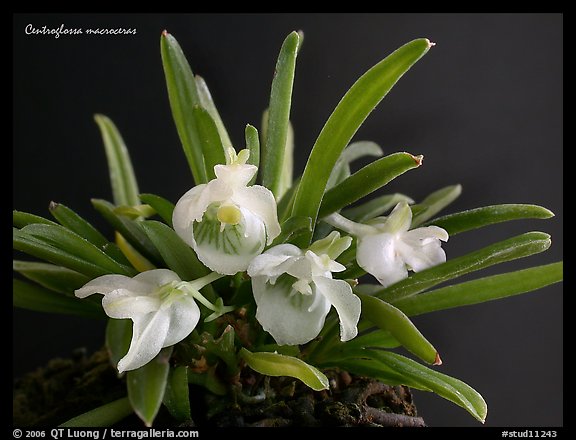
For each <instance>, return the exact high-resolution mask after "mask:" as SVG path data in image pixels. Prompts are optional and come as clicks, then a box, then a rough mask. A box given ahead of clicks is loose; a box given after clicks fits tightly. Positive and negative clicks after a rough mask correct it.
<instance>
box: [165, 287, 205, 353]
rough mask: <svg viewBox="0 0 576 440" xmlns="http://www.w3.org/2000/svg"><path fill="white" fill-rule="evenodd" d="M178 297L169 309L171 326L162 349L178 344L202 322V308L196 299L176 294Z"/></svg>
mask: <svg viewBox="0 0 576 440" xmlns="http://www.w3.org/2000/svg"><path fill="white" fill-rule="evenodd" d="M172 295H178V296H177V297H176V299H174V301H173V302H172V303H171V304H170V306H169V307H168V309H167V310H168V315H169V318H170V326H169V328H168V334H167V335H166V339H165V340H164V343H163V344H162V347H169V346H171V345H174V344H177V343H178V342H180V341H181V340H182V339H184V338H185V337H186V336H188V335H189V334H190V333H192V330H194V328H195V327H196V325H197V324H198V321H199V320H200V308H199V307H198V304H196V302H195V301H194V299H193V298H192V297H191V296H189V295H186V294H181V293H179V292H175V293H173V294H172Z"/></svg>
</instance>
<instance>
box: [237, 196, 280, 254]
mask: <svg viewBox="0 0 576 440" xmlns="http://www.w3.org/2000/svg"><path fill="white" fill-rule="evenodd" d="M232 201H233V202H234V203H236V204H237V205H238V206H240V207H242V208H246V209H248V210H249V211H251V212H252V213H254V214H255V215H257V216H258V217H260V218H261V219H262V221H263V222H264V224H265V225H266V233H267V234H268V242H267V244H270V243H272V241H273V240H274V239H275V238H276V237H278V235H280V223H278V213H277V207H276V200H275V199H274V195H273V194H272V192H271V191H270V190H269V189H268V188H264V187H263V186H260V185H254V186H249V187H244V188H237V189H236V190H235V191H234V195H233V196H232Z"/></svg>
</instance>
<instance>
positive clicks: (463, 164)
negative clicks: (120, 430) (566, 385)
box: [12, 13, 563, 426]
mask: <svg viewBox="0 0 576 440" xmlns="http://www.w3.org/2000/svg"><path fill="white" fill-rule="evenodd" d="M29 23H30V24H33V25H34V26H35V27H37V28H40V27H42V26H44V25H47V26H48V27H58V26H60V24H64V25H65V27H66V28H78V27H80V28H84V29H85V28H88V27H104V28H116V27H124V28H135V29H136V30H137V34H136V35H117V36H96V35H92V36H88V35H80V36H61V37H60V38H58V39H56V38H54V36H49V35H26V34H25V32H24V28H25V26H26V25H27V24H29ZM163 29H167V30H168V31H169V32H171V33H172V34H173V35H174V36H175V37H176V38H177V39H178V40H179V42H180V44H181V45H182V47H183V49H184V52H185V53H186V55H187V57H188V59H189V61H190V63H191V66H192V69H193V70H194V71H195V73H198V74H200V75H202V76H203V77H204V78H205V79H206V81H207V83H208V85H209V87H210V88H211V91H212V94H213V97H214V99H215V101H216V104H217V105H218V108H219V110H220V113H221V115H222V117H223V119H224V121H225V123H226V125H227V128H228V131H229V133H230V135H231V137H232V140H233V142H235V144H236V147H237V149H240V148H242V147H243V130H244V126H245V124H246V123H251V124H253V125H256V126H257V127H260V117H261V112H262V110H263V109H264V108H265V107H266V106H267V101H268V97H269V90H270V83H271V78H272V72H273V69H274V64H275V62H276V57H277V54H278V50H279V48H280V45H281V43H282V41H283V39H284V37H285V36H286V35H287V34H288V33H289V32H290V31H292V30H298V29H302V30H303V31H304V33H305V41H304V45H303V48H302V50H301V52H300V54H299V58H298V66H297V71H296V80H295V88H294V94H293V106H292V121H293V124H294V128H295V133H296V138H295V139H296V150H297V172H298V173H299V172H301V171H302V169H303V165H304V163H305V159H306V157H307V155H308V152H309V151H310V148H311V146H312V144H313V143H314V140H315V138H316V136H317V135H318V133H319V131H320V129H321V127H322V125H323V123H324V122H325V121H326V119H327V117H328V116H329V114H330V113H331V111H332V110H333V108H334V106H335V105H336V104H337V103H338V101H339V99H340V98H341V96H342V95H343V94H344V93H345V92H346V90H347V89H348V87H350V85H351V84H352V83H353V82H354V81H355V80H356V79H357V78H358V77H359V76H360V75H361V74H362V73H363V72H364V71H365V70H366V69H368V68H369V67H371V66H372V65H373V64H375V63H376V62H378V61H379V60H380V59H382V58H383V57H384V56H386V55H388V54H389V53H390V52H392V51H393V50H395V49H396V48H397V47H399V46H400V45H402V44H404V43H406V42H408V41H410V40H412V39H414V38H418V37H428V38H429V39H430V40H432V41H433V42H435V43H437V45H436V46H435V47H433V48H432V49H431V51H430V52H429V53H428V54H427V55H426V56H425V57H424V58H423V59H422V60H421V61H420V62H419V63H418V64H417V65H416V66H414V67H413V69H412V70H411V71H410V72H409V73H408V74H407V75H406V76H404V77H403V78H402V79H401V80H400V82H399V83H398V84H397V85H396V87H395V88H394V89H393V90H392V92H391V93H390V94H389V95H388V96H387V97H386V98H385V99H384V101H383V102H382V103H381V104H380V106H379V107H378V108H377V109H376V110H375V111H374V112H373V113H372V114H371V115H370V117H369V118H368V120H367V121H366V123H365V124H364V126H363V127H362V128H361V129H360V131H359V132H358V134H357V135H356V137H355V139H368V140H374V141H376V142H378V143H379V144H380V145H381V146H382V147H383V148H384V150H385V152H386V153H392V152H395V151H401V150H406V151H409V152H411V153H413V154H423V155H424V156H425V160H424V166H423V167H421V168H420V169H419V170H417V171H411V172H410V173H408V174H406V175H404V176H402V177H400V178H398V179H396V180H395V181H394V182H392V183H391V184H390V185H389V187H388V188H386V191H387V192H393V191H400V192H403V193H405V194H408V195H410V196H412V197H413V198H414V199H416V200H421V199H422V198H423V197H424V196H426V195H427V194H428V193H429V192H430V191H432V190H434V189H437V188H440V187H442V186H445V185H449V184H453V183H461V184H462V185H463V187H464V192H463V195H462V196H461V198H460V199H459V200H458V201H457V202H456V203H455V204H454V205H453V206H452V207H450V211H456V210H461V209H468V208H474V207H477V206H483V205H489V204H496V203H535V204H540V205H544V206H546V207H548V208H549V209H551V210H552V211H554V212H555V213H556V217H555V218H554V219H552V220H549V221H546V222H542V221H536V220H535V221H522V222H512V223H508V224H502V225H495V226H492V227H489V228H485V229H483V230H480V231H476V232H469V233H467V234H462V235H459V236H456V237H454V238H453V239H451V240H450V241H449V242H448V243H447V244H446V245H445V248H446V251H447V254H448V257H449V258H450V257H455V256H458V255H462V254H463V253H465V252H469V251H471V250H473V249H477V248H479V247H481V246H486V245H488V244H490V243H493V242H495V241H498V240H501V239H504V238H507V237H509V236H512V235H515V234H519V233H522V232H525V231H529V230H543V231H545V232H548V233H551V234H552V237H553V245H552V247H551V249H550V250H549V251H548V252H547V253H545V254H541V255H538V256H536V257H531V258H529V259H526V260H521V261H518V262H512V263H507V264H506V265H502V267H497V268H496V269H493V270H488V271H485V272H484V274H489V273H497V272H502V271H504V270H514V269H517V268H524V267H528V266H531V265H538V264H544V263H549V262H553V261H557V260H559V259H561V258H562V255H563V250H562V240H563V237H562V221H563V215H562V210H563V203H562V197H563V194H562V193H563V183H562V182H563V175H562V163H563V151H562V116H563V115H562V94H563V78H562V63H563V57H562V51H563V48H562V45H563V39H562V31H563V17H562V15H561V14H382V13H374V14H181V15H171V14H149V15H142V14H125V15H116V14H115V15H109V14H92V15H63V14H58V15H29V14H26V15H15V16H14V29H13V35H14V39H13V44H14V51H13V57H14V58H13V61H14V65H13V69H14V83H13V91H14V104H13V105H14V107H13V108H14V124H13V134H14V143H13V164H12V166H13V197H14V201H13V208H15V209H19V210H23V211H28V212H33V213H36V214H40V215H46V216H48V214H47V207H48V203H49V202H50V201H51V200H55V201H58V202H62V203H64V204H66V205H68V206H70V207H72V208H74V209H75V210H76V211H77V212H79V213H80V214H81V215H84V216H85V217H87V218H89V219H90V220H92V221H93V222H94V223H95V224H96V225H97V226H100V227H103V228H104V229H105V230H107V231H109V229H107V228H106V226H105V225H104V223H103V222H102V221H101V220H100V218H99V217H98V215H97V213H95V211H94V210H93V209H92V207H91V205H90V201H89V199H90V198H91V197H99V198H108V199H109V198H110V197H111V195H110V188H109V183H108V176H107V170H106V160H105V156H104V152H103V149H102V145H101V140H100V136H99V133H98V130H97V127H96V125H95V123H94V122H93V119H92V115H93V114H94V113H97V112H100V113H104V114H106V115H108V116H109V117H111V118H112V119H113V120H114V121H115V122H116V124H117V126H118V127H119V129H120V131H121V132H122V134H123V136H124V138H125V141H126V143H127V145H128V146H129V148H130V151H131V155H132V159H133V162H134V165H135V168H136V173H137V176H138V178H139V183H140V189H141V191H142V192H153V193H157V194H160V195H163V196H164V197H166V198H168V199H170V200H172V201H176V200H177V199H178V198H179V197H180V195H181V194H183V193H184V192H185V191H186V190H187V189H188V188H189V187H190V186H191V177H190V173H189V171H188V167H187V163H186V161H185V159H184V155H183V153H182V151H181V149H180V143H179V140H178V137H177V134H176V130H175V128H174V126H173V122H172V118H171V115H170V111H169V105H168V100H167V96H166V90H165V83H164V79H163V72H162V66H161V60H160V52H159V38H160V33H161V31H162V30H163ZM13 316H14V321H13V332H14V333H13V340H14V346H13V347H14V348H13V367H14V376H15V377H17V376H18V375H20V374H22V373H24V372H27V371H30V370H32V369H34V368H35V367H38V366H40V365H42V364H44V363H45V362H46V361H47V360H48V359H50V358H51V357H53V356H56V355H62V356H66V355H68V354H70V353H71V351H72V350H73V349H74V348H76V347H81V346H86V347H88V348H89V349H92V348H96V347H98V346H99V345H100V344H101V343H102V342H103V323H100V322H95V321H90V320H83V319H75V318H70V317H61V316H56V315H43V314H38V313H33V312H27V311H22V310H15V311H14V315H13ZM562 318H563V316H562V285H561V284H559V285H555V286H551V287H548V288H545V289H543V290H541V291H539V292H534V293H530V294H527V295H524V296H520V297H515V298H510V299H506V300H502V301H498V302H492V303H488V304H482V305H477V306H473V307H467V308H462V309H457V310H452V311H445V312H437V313H435V314H431V315H428V316H423V317H418V318H416V319H415V321H416V324H417V325H418V326H419V328H420V329H421V330H422V331H423V333H424V334H425V335H427V336H428V338H429V339H430V340H431V341H432V342H433V343H434V344H435V346H436V347H437V348H438V350H439V351H440V353H441V355H442V359H443V360H444V364H443V365H442V366H441V367H440V368H439V370H441V371H443V372H445V373H447V374H451V375H453V376H455V377H458V378H460V379H462V380H464V381H465V382H467V383H469V384H470V385H472V386H473V387H474V388H476V389H477V390H479V391H480V392H481V393H482V394H483V396H484V398H485V399H486V400H487V402H488V406H489V412H488V419H487V422H486V425H489V426H560V425H562V424H563V392H562V391H563V368H562V356H563V351H562V338H563V333H562ZM415 398H416V403H417V404H418V407H419V410H420V413H421V415H422V416H423V417H424V418H425V419H426V421H427V422H428V424H429V425H431V426H479V425H480V424H479V423H477V422H476V421H475V420H474V419H473V418H472V417H470V416H469V415H468V414H467V413H466V412H465V411H464V410H462V409H460V408H458V407H457V406H455V405H453V404H451V403H449V402H447V401H445V400H444V399H442V398H440V397H438V396H435V395H431V394H429V393H424V392H416V397H415Z"/></svg>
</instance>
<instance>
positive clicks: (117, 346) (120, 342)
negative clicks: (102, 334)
mask: <svg viewBox="0 0 576 440" xmlns="http://www.w3.org/2000/svg"><path fill="white" fill-rule="evenodd" d="M131 339H132V321H131V320H129V319H109V320H108V324H106V349H107V350H108V355H109V356H110V363H111V364H112V365H113V366H114V368H117V366H118V362H120V359H122V358H123V357H124V356H126V353H128V349H129V348H130V340H131Z"/></svg>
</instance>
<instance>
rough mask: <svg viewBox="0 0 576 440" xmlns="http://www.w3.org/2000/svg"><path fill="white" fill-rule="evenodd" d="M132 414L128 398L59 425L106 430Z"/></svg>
mask: <svg viewBox="0 0 576 440" xmlns="http://www.w3.org/2000/svg"><path fill="white" fill-rule="evenodd" d="M130 414H132V406H131V405H130V401H129V400H128V397H123V398H121V399H118V400H115V401H113V402H110V403H107V404H105V405H102V406H99V407H98V408H94V409H93V410H91V411H88V412H85V413H84V414H80V415H79V416H76V417H74V418H72V419H70V420H68V421H67V422H64V423H62V424H61V425H59V427H60V428H104V427H108V426H113V425H115V424H116V423H118V422H120V421H121V420H122V419H125V418H126V417H128V416H129V415H130Z"/></svg>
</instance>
